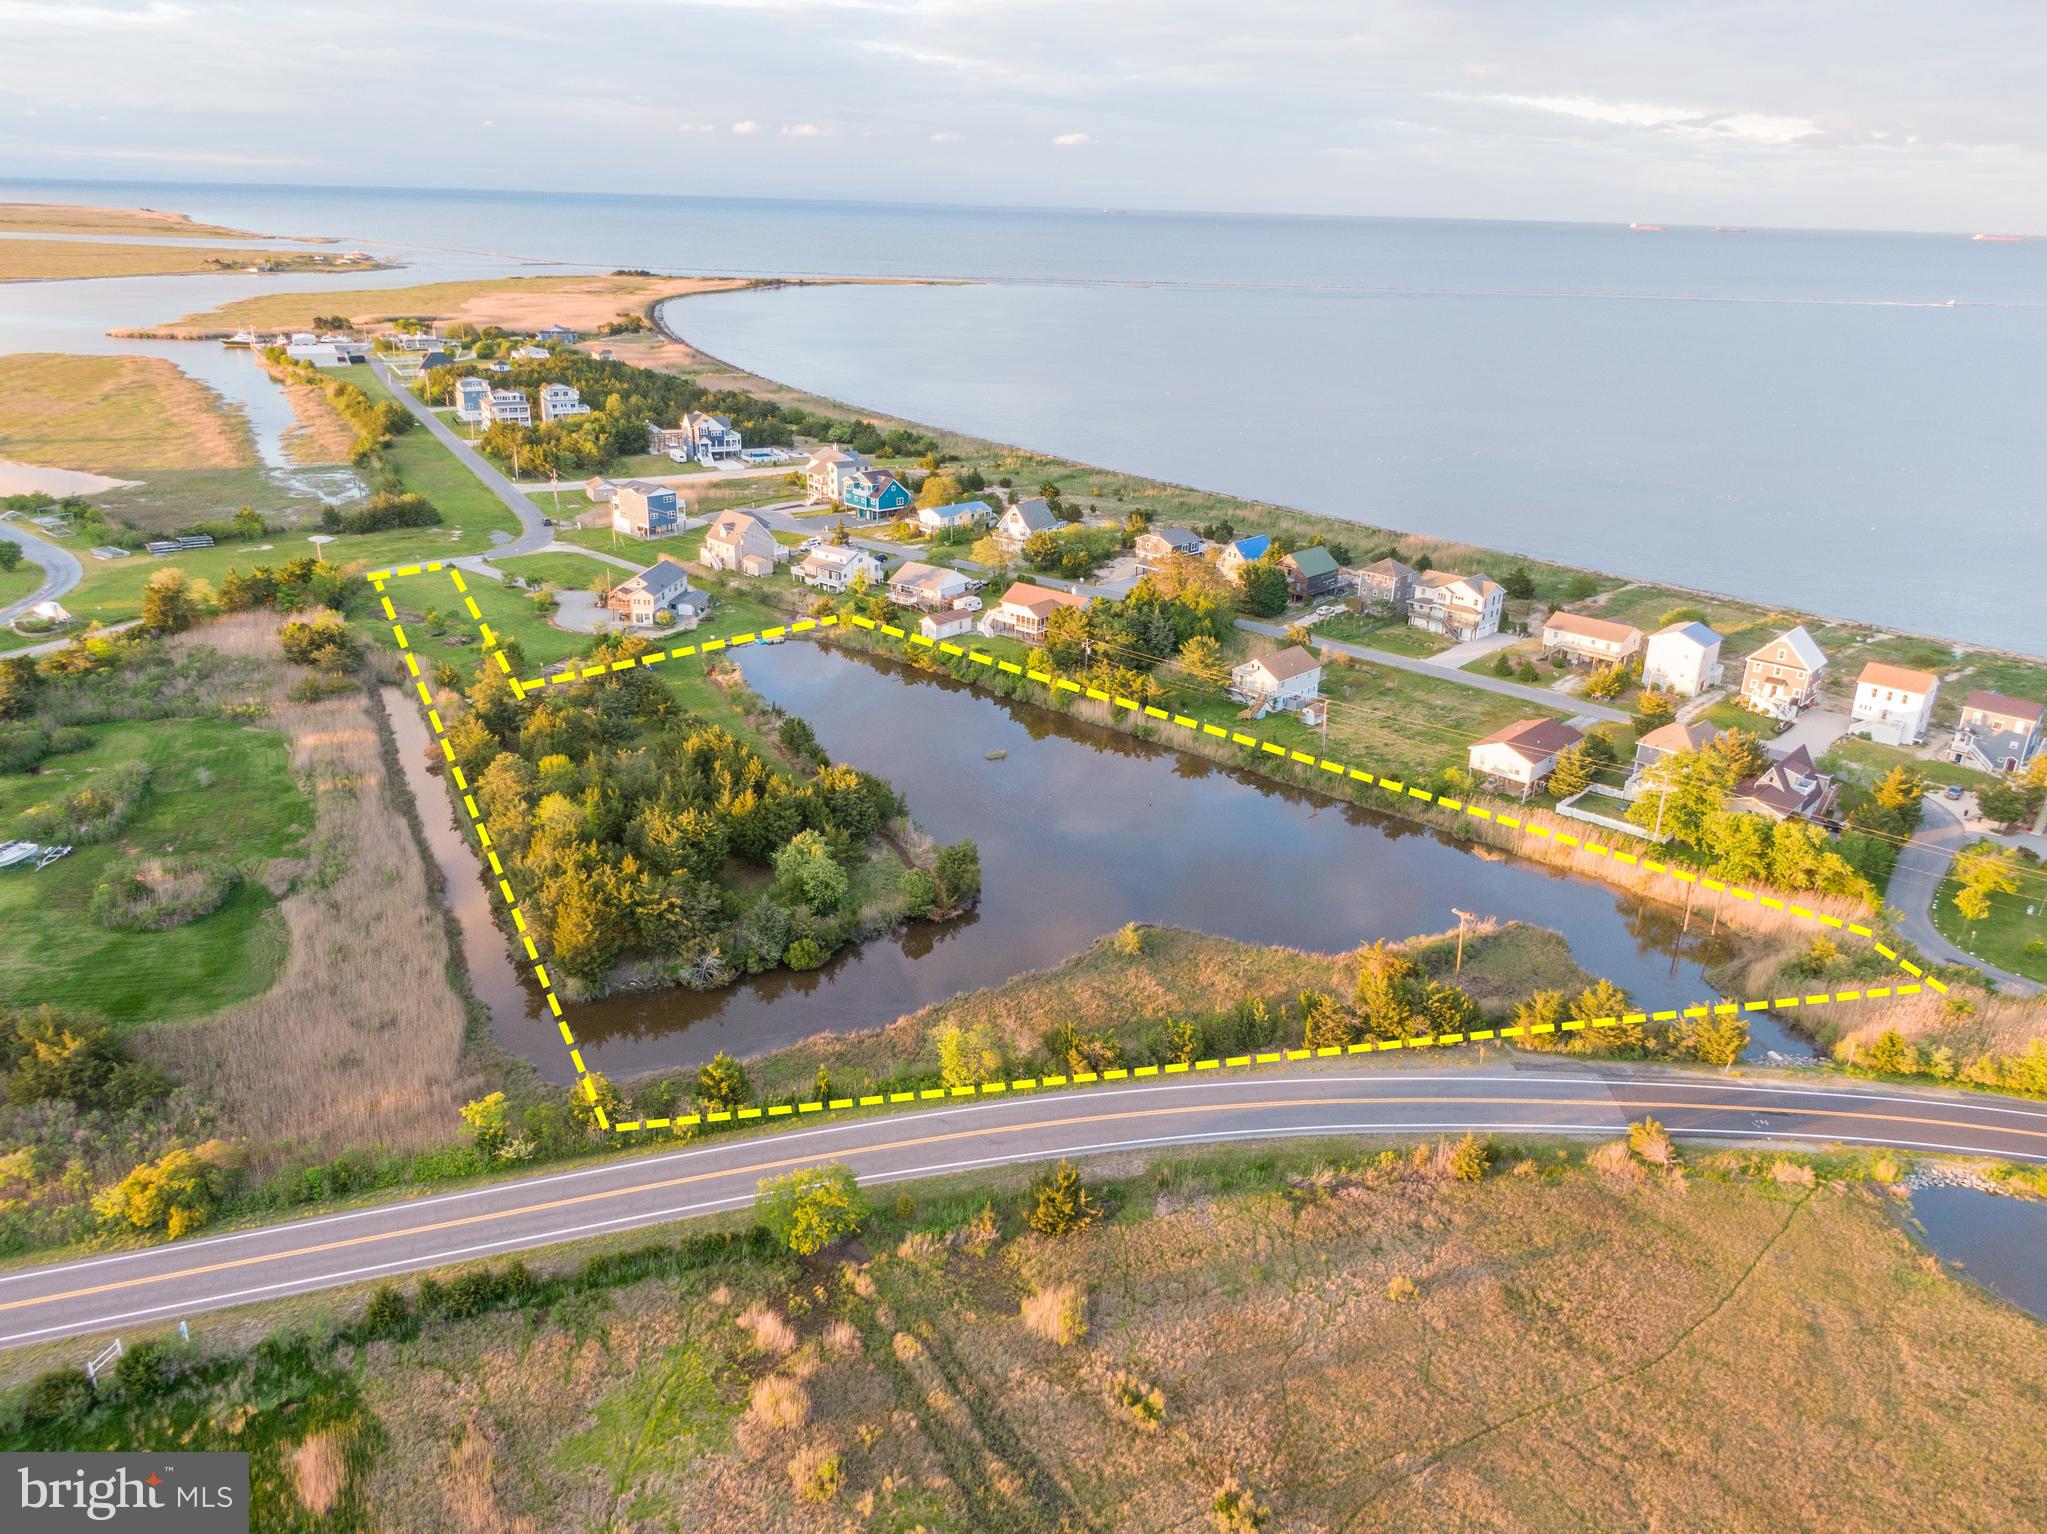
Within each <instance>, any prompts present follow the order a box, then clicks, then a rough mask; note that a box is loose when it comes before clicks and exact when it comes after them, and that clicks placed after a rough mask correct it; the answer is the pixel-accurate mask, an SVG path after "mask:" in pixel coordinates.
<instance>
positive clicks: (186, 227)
mask: <svg viewBox="0 0 2047 1534" xmlns="http://www.w3.org/2000/svg"><path fill="white" fill-rule="evenodd" d="M0 231H5V232H6V233H8V234H146V235H149V236H151V237H153V238H157V239H162V238H164V237H166V236H175V237H183V238H189V239H206V240H232V239H242V240H260V239H266V238H268V236H266V235H260V234H251V233H250V232H249V231H248V230H246V229H226V228H223V227H222V226H221V225H219V224H202V223H198V222H196V221H195V220H194V219H192V218H191V217H190V216H189V215H187V214H184V213H164V212H160V211H158V210H157V209H155V208H96V207H89V206H85V205H82V204H80V205H73V204H71V203H63V202H0Z"/></svg>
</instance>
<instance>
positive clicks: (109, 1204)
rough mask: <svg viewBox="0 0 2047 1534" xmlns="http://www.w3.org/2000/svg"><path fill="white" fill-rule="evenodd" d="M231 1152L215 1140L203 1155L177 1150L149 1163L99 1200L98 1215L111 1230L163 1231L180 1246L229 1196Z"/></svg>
mask: <svg viewBox="0 0 2047 1534" xmlns="http://www.w3.org/2000/svg"><path fill="white" fill-rule="evenodd" d="M231 1165H232V1151H231V1148H230V1147H229V1146H228V1145H227V1144H226V1143H225V1142H223V1141H219V1140H209V1141H207V1142H206V1143H205V1144H204V1145H201V1146H200V1147H199V1148H198V1149H197V1150H186V1149H184V1148H183V1147H182V1146H177V1147H173V1148H172V1149H171V1150H168V1151H166V1152H165V1153H164V1154H163V1155H162V1156H160V1157H158V1158H157V1159H156V1160H155V1161H145V1162H143V1163H142V1164H141V1165H139V1166H137V1167H136V1168H135V1169H134V1170H133V1171H131V1172H129V1173H128V1175H127V1176H126V1177H123V1178H122V1179H121V1180H120V1181H119V1182H117V1183H115V1184H113V1185H112V1186H111V1187H108V1188H103V1189H102V1190H101V1191H100V1192H99V1193H98V1194H96V1195H95V1196H94V1197H93V1201H92V1207H93V1212H94V1213H95V1214H97V1215H98V1216H99V1217H100V1218H101V1219H102V1220H105V1221H106V1222H107V1223H109V1224H111V1225H125V1226H127V1227H129V1228H131V1229H134V1230H140V1231H149V1232H157V1231H161V1232H162V1233H163V1234H164V1235H166V1236H168V1237H170V1238H171V1239H172V1240H173V1241H175V1240H176V1239H177V1238H178V1237H180V1236H182V1235H186V1234H187V1233H189V1232H191V1231H194V1230H197V1229H198V1228H199V1227H200V1226H201V1225H204V1224H205V1223H206V1221H207V1219H208V1217H209V1216H211V1215H212V1213H213V1210H214V1206H215V1205H217V1204H218V1203H219V1202H220V1199H221V1197H222V1196H223V1194H225V1192H226V1191H227V1181H228V1175H227V1174H228V1171H229V1168H230V1166H231Z"/></svg>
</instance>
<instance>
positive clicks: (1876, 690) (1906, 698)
mask: <svg viewBox="0 0 2047 1534" xmlns="http://www.w3.org/2000/svg"><path fill="white" fill-rule="evenodd" d="M1939 691H1940V678H1939V677H1937V676H1935V675H1934V674H1933V673H1932V672H1931V671H1914V670H1913V669H1912V668H1911V667H1909V666H1893V665H1890V664H1888V663H1887V662H1885V661H1880V660H1873V661H1871V662H1870V663H1869V664H1868V665H1866V666H1864V667H1863V668H1862V675H1861V676H1859V677H1857V678H1856V679H1855V702H1854V704H1853V706H1852V707H1851V708H1850V709H1849V713H1850V714H1851V715H1852V716H1853V717H1854V719H1855V727H1856V728H1857V729H1858V730H1859V731H1861V733H1863V734H1865V735H1867V736H1868V737H1869V738H1870V739H1871V740H1874V741H1880V742H1882V743H1883V744H1884V745H1887V746H1916V745H1918V744H1919V743H1920V742H1921V741H1923V740H1924V739H1926V729H1927V726H1928V725H1930V724H1931V723H1932V722H1933V698H1934V694H1935V693H1937V692H1939Z"/></svg>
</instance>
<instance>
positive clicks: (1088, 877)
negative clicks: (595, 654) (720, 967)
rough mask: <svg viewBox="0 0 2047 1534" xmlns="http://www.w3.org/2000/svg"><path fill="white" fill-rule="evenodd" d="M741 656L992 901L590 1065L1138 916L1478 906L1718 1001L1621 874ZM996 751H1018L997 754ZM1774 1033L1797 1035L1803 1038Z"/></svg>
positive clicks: (1437, 927) (480, 962) (509, 1019)
mask: <svg viewBox="0 0 2047 1534" xmlns="http://www.w3.org/2000/svg"><path fill="white" fill-rule="evenodd" d="M744 664H745V670H746V675H747V679H748V681H749V682H750V683H751V684H752V686H753V687H754V689H755V690H756V691H758V692H759V693H761V694H762V695H763V696H764V697H766V698H768V699H769V700H770V701H772V702H774V703H777V704H780V705H781V706H782V707H784V708H786V709H788V710H789V711H790V712H791V713H794V714H797V715H800V716H801V717H803V718H805V719H807V720H809V721H810V723H811V725H812V726H813V727H814V728H815V729H816V731H817V734H818V739H819V740H820V741H821V742H822V743H823V745H824V746H825V748H826V749H827V750H828V751H829V752H830V753H831V754H832V756H833V757H834V758H835V759H838V760H844V761H850V762H852V763H854V764H855V765H857V766H860V767H863V768H866V769H868V770H870V771H873V772H877V773H880V774H882V775H883V776H885V777H887V778H888V779H889V780H890V781H891V782H893V783H894V784H895V786H896V787H897V788H898V789H899V790H900V791H901V792H902V793H903V794H904V796H905V797H906V798H907V799H908V801H909V805H910V810H911V813H912V815H913V816H914V817H915V818H916V820H917V822H918V823H919V824H920V825H921V826H923V827H924V829H925V830H926V831H928V832H930V833H931V834H932V835H933V836H935V837H937V838H939V839H940V840H941V841H948V842H949V841H955V840H957V839H959V838H960V837H963V836H971V837H973V838H974V839H975V841H976V842H977V843H978V844H979V846H980V849H981V867H982V877H983V890H984V893H983V898H982V903H981V907H980V909H979V910H978V911H977V912H975V913H974V914H973V915H972V916H970V917H968V918H967V919H965V920H963V921H958V922H952V923H948V924H946V925H944V926H938V927H933V926H928V925H918V926H913V927H911V928H910V929H908V930H907V931H905V932H903V933H901V934H899V935H896V936H885V937H880V938H875V939H872V940H870V941H868V942H867V943H865V944H862V945H860V946H858V947H857V948H854V949H852V950H849V951H848V952H847V953H845V954H843V955H841V956H840V957H839V958H838V959H837V960H835V961H834V962H833V963H831V964H829V965H827V966H825V968H823V969H821V970H817V971H814V972H812V973H809V974H801V975H798V974H789V973H776V974H771V975H765V976H761V977H758V978H756V979H753V980H749V981H747V982H745V983H743V984H740V985H737V986H734V987H731V988H729V989H727V990H724V991H719V992H714V993H710V994H700V993H693V992H688V991H682V990H674V989H668V990H662V991H656V992H636V993H629V994H624V995H619V996H612V997H608V998H606V999H605V1000H603V1001H600V1002H594V1003H582V1004H579V1005H576V1006H575V1007H573V1008H572V1009H571V1015H570V1022H571V1024H572V1026H573V1027H574V1029H575V1032H576V1036H577V1038H578V1040H579V1041H580V1043H581V1044H582V1047H583V1052H584V1057H585V1059H586V1060H587V1061H588V1062H589V1063H590V1065H591V1067H592V1068H593V1069H601V1070H604V1071H606V1072H608V1073H610V1074H612V1075H614V1076H618V1077H627V1076H631V1075H635V1074H638V1073H641V1072H646V1071H652V1070H657V1069H663V1068H673V1067H681V1066H688V1065H693V1064H697V1063H700V1062H701V1061H704V1060H707V1059H709V1058H710V1057H711V1056H712V1055H713V1054H715V1053H716V1052H717V1051H719V1050H721V1049H725V1050H730V1051H731V1052H732V1053H734V1054H736V1055H745V1054H755V1053H760V1052H762V1051H765V1050H770V1049H775V1048H779V1047H782V1046H785V1045H788V1044H792V1043H795V1042H797V1041H799V1040H801V1039H804V1038H807V1037H809V1036H810V1035H812V1034H815V1033H819V1032H823V1031H827V1030H833V1031H850V1030H855V1029H867V1028H877V1027H882V1026H885V1025H886V1024H888V1023H890V1022H893V1021H894V1020H895V1019H896V1018H898V1017H900V1016H902V1015H903V1014H905V1013H908V1012H912V1011H915V1010H916V1009H917V1008H919V1007H921V1006H924V1005H926V1004H928V1003H930V1002H934V1001H939V1000H943V999H944V998H946V997H948V996H952V995H955V994H957V993H959V992H961V991H967V990H973V989H977V988H979V987H982V986H988V985H995V984H999V983H1001V982H1002V981H1004V980H1007V979H1009V978H1011V977H1012V976H1014V975H1017V974H1020V973H1022V972H1024V971H1026V970H1032V969H1039V968H1043V967H1046V966H1048V965H1053V964H1057V963H1059V962H1060V961H1061V960H1063V959H1065V958H1068V957H1070V956H1071V955H1073V954H1074V953H1077V952H1078V951H1080V950H1081V949H1082V948H1084V947H1086V946H1087V945H1088V944H1089V943H1090V942H1092V941H1093V940H1094V939H1095V938H1097V937H1100V936H1101V935H1102V934H1103V933H1105V932H1110V931H1113V930H1115V929H1116V928H1117V927H1119V926H1121V925H1122V924H1123V923H1125V922H1128V921H1144V922H1156V923H1161V924H1170V925H1176V926H1184V927H1192V928H1196V929H1199V930H1201V931H1206V932H1215V933H1220V934H1223V935H1225V936H1229V937H1234V938H1238V939H1241V940H1243V941H1246V942H1255V943H1287V944H1291V945H1294V946H1297V947H1302V948H1309V949H1315V950H1321V951H1336V950H1341V949H1345V948H1350V947H1354V946H1356V945H1357V944H1358V943H1361V942H1365V941H1368V940H1370V939H1372V938H1380V937H1384V938H1403V937H1411V936H1414V935H1416V934H1419V933H1429V932H1441V931H1443V930H1445V929H1447V928H1449V927H1451V926H1454V925H1455V921H1456V918H1455V917H1454V916H1452V914H1451V910H1452V908H1453V907H1462V908H1463V909H1464V910H1467V911H1473V912H1477V913H1480V914H1482V915H1487V916H1497V917H1500V918H1502V919H1513V920H1520V921H1526V922H1531V923H1536V924H1539V925H1542V926H1546V927H1553V928H1556V929H1557V930H1559V931H1561V932H1563V933H1564V934H1565V935H1566V936H1567V937H1568V938H1569V940H1570V942H1571V947H1572V951H1573V953H1574V954H1575V956H1576V957H1577V959H1578V962H1579V963H1580V964H1582V965H1583V966H1584V967H1585V968H1586V969H1588V970H1590V971H1591V972H1592V973H1594V974H1597V975H1604V976H1607V977H1609V978H1611V979H1613V980H1615V981H1617V982H1619V983H1620V984H1621V985H1623V986H1625V987H1627V989H1628V990H1629V991H1630V992H1631V993H1632V994H1633V996H1634V997H1635V999H1636V1001H1637V1002H1639V1003H1642V1004H1645V1005H1648V1006H1652V1007H1661V1006H1668V1005H1672V1004H1677V1003H1688V1002H1693V1001H1699V1000H1702V999H1708V998H1710V997H1711V996H1712V994H1713V992H1712V990H1711V988H1710V987H1709V986H1707V985H1706V983H1705V981H1704V979H1703V978H1702V976H1701V973H1700V969H1699V965H1700V964H1701V963H1702V962H1705V963H1710V962H1711V961H1712V959H1713V958H1714V954H1713V953H1712V952H1711V951H1710V949H1709V947H1708V940H1706V939H1704V938H1703V937H1702V936H1701V935H1700V934H1698V933H1697V932H1696V931H1695V932H1694V934H1693V935H1692V937H1690V938H1689V939H1686V940H1685V941H1684V943H1683V944H1682V945H1681V946H1682V952H1681V953H1678V954H1676V956H1675V957H1674V956H1673V951H1674V949H1676V948H1678V947H1679V946H1680V945H1679V935H1678V918H1677V916H1676V914H1675V913H1673V912H1672V911H1670V910H1669V909H1668V908H1666V907H1662V906H1658V905H1654V904H1651V903H1648V902H1643V901H1639V900H1637V899H1635V898H1633V897H1632V896H1628V895H1625V894H1621V893H1618V892H1616V891H1615V890H1613V889H1612V888H1610V887H1608V886H1606V885H1602V884H1599V883H1597V882H1594V881H1590V880H1585V879H1579V878H1574V877H1571V876H1569V875H1565V874H1561V873H1557V872H1554V871H1551V870H1548V869H1545V868H1542V867H1539V866H1537V865H1535V864H1531V863H1525V862H1521V861H1519V860H1509V859H1505V858H1501V857H1499V856H1497V855H1489V856H1481V855H1478V854H1475V853H1473V852H1471V851H1470V850H1468V849H1467V848H1464V847H1461V846H1459V845H1457V844H1456V843H1454V842H1452V841H1450V840H1449V839H1448V838H1445V837H1442V836H1440V835H1438V834H1437V833H1435V832H1433V831H1429V830H1426V829H1423V828H1421V827H1418V826H1416V825H1415V824H1413V823H1412V822H1410V821H1405V820H1400V819H1396V818H1392V817H1388V816H1382V815H1376V814H1373V813H1371V812H1369V811H1367V810H1363V809H1360V808H1359V807H1357V806H1355V805H1351V804H1345V803H1340V802H1337V801H1334V800H1330V799H1326V798H1323V797H1322V796H1320V795H1316V794H1309V793H1304V792H1301V791H1299V790H1295V789H1288V788H1282V787H1279V786H1277V785H1275V784H1273V783H1270V782H1268V781H1266V780H1263V779H1260V778H1257V777H1254V776H1252V775H1250V774H1248V773H1243V772H1238V771H1234V770H1231V769H1228V768H1225V767H1222V766H1218V765H1217V764H1215V763H1213V762H1210V761H1208V760H1206V759H1205V758H1201V757H1194V756H1187V755H1183V754H1181V753H1179V752H1176V751H1172V750H1169V749H1167V748H1165V747H1162V746H1153V745H1148V744H1146V743H1144V742H1140V741H1136V740H1133V739H1131V738H1130V737H1129V736H1126V735H1122V734H1119V733H1117V732H1115V731H1111V730H1105V729H1101V728H1098V727H1095V726H1091V725H1086V724H1081V723H1077V722H1075V721H1073V720H1070V719H1067V718H1065V717H1062V716H1060V715H1057V714H1053V713H1050V712H1048V711H1046V710H1044V709H1040V708H1036V707H1032V706H1029V705H1025V704H1020V703H1015V702H1012V701H1009V700H1005V699H1000V698H995V697H992V696H990V695H989V694H987V693H985V692H981V691H978V690H976V689H973V688H970V687H968V686H965V685H964V684H962V683H958V682H955V681H953V680H951V679H950V678H945V677H935V676H932V675H931V674H929V673H926V672H921V671H917V670H914V669H912V668H909V667H907V666H903V665H901V664H898V663H895V662H891V661H886V660H881V659H877V658H874V657H870V656H865V655H856V654H849V653H847V652H844V651H839V650H833V649H829V648H827V647H824V646H820V645H815V644H808V643H792V644H786V645H781V646H778V647H775V648H773V649H760V650H749V651H747V652H745V659H744ZM391 701H392V712H393V715H394V717H395V718H396V720H397V721H398V729H399V741H400V745H401V747H402V749H403V753H404V756H405V759H406V763H407V769H408V772H409V773H410V774H411V780H412V783H413V788H414V792H415V794H416V795H418V796H419V797H420V801H421V803H422V805H423V806H426V810H425V816H424V818H425V819H426V821H427V829H428V834H429V836H430V838H431V839H432V845H433V849H434V852H435V855H436V857H437V858H439V859H440V861H441V863H442V866H443V868H444V869H446V870H447V871H448V885H449V891H450V897H451V899H452V900H453V902H454V908H455V914H456V916H457V918H458V920H459V922H460V924H461V927H462V932H463V936H464V941H465V943H466V945H467V948H468V954H469V964H470V970H471V973H472V975H473V977H474V983H475V985H476V989H477V994H478V995H479V996H480V997H481V998H482V999H483V1000H484V1002H485V1003H486V1004H487V1005H488V1006H489V1007H490V1011H491V1020H492V1026H493V1028H494V1029H495V1031H496V1033H497V1037H498V1038H499V1040H500V1041H501V1042H502V1043H503V1044H504V1045H505V1047H506V1048H508V1049H511V1050H513V1051H515V1052H517V1053H518V1054H521V1055H523V1056H525V1057H526V1058H527V1059H529V1060H532V1061H533V1062H534V1063H535V1064H536V1065H537V1066H539V1068H540V1069H541V1070H542V1072H544V1073H545V1074H547V1075H548V1076H550V1077H551V1078H554V1079H557V1080H566V1079H567V1068H568V1062H567V1060H566V1059H565V1058H564V1057H563V1051H562V1046H561V1042H560V1038H559V1035H558V1033H557V1032H556V1030H555V1028H554V1025H553V1023H552V1021H551V1020H550V1019H549V1018H548V1017H547V1015H546V1014H545V1012H544V1011H543V1010H542V1008H541V1007H540V1005H539V1004H538V998H537V996H536V995H535V993H534V992H533V991H532V990H531V989H530V987H528V986H527V985H526V984H524V983H523V982H522V980H521V978H520V973H519V971H518V970H517V969H515V968H514V966H513V963H512V956H511V950H510V947H509V944H508V942H507V940H506V939H505V937H504V936H503V934H502V933H500V932H499V931H498V929H497V927H496V925H495V924H494V922H493V921H492V920H491V913H490V910H489V896H488V893H487V892H486V890H485V888H484V886H483V884H482V882H481V881H480V879H479V878H478V877H477V876H476V871H475V870H476V863H475V859H474V853H473V850H472V849H471V848H470V847H469V846H468V845H467V842H466V836H465V833H463V832H461V831H458V830H457V829H455V828H454V826H453V823H452V820H451V818H450V815H449V814H443V813H440V812H439V809H438V806H440V805H442V804H443V803H445V795H444V793H443V792H442V789H441V786H440V785H439V783H438V782H437V781H435V780H433V779H432V778H430V777H429V776H428V775H427V774H426V773H425V771H424V767H423V765H421V764H423V762H424V761H425V759H426V758H425V751H426V747H427V745H428V741H427V736H426V732H425V728H424V726H423V725H422V723H421V722H420V720H419V718H418V710H417V709H416V708H414V707H411V706H409V705H408V703H407V702H406V700H405V698H404V697H403V695H402V694H398V695H394V696H393V697H392V700H391ZM991 752H1002V753H1005V755H1004V756H1003V757H1002V759H1001V760H996V761H991V760H988V757H989V754H990V753H991ZM1047 1021H1048V1023H1049V1022H1050V1021H1051V1020H1050V1019H1048V1020H1047ZM1758 1042H1759V1043H1762V1042H1766V1041H1764V1040H1762V1039H1761V1038H1759V1040H1758ZM1767 1042H1772V1043H1774V1044H1775V1045H1776V1047H1780V1048H1783V1047H1797V1046H1796V1045H1795V1043H1794V1042H1793V1041H1790V1040H1789V1038H1788V1036H1785V1035H1779V1034H1773V1035H1772V1036H1771V1039H1770V1040H1769V1041H1767Z"/></svg>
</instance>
